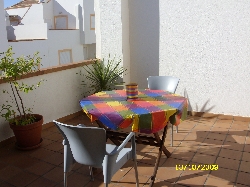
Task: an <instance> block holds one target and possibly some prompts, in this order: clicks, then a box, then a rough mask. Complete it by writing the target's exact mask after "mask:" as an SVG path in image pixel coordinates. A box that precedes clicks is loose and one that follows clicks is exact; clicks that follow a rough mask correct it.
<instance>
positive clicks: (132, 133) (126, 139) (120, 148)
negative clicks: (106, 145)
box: [107, 132, 135, 155]
mask: <svg viewBox="0 0 250 187" xmlns="http://www.w3.org/2000/svg"><path fill="white" fill-rule="evenodd" d="M133 136H135V133H134V132H130V133H129V135H128V136H127V137H126V138H125V140H124V141H123V142H122V144H121V145H120V146H119V147H118V148H117V149H115V150H114V151H112V152H111V153H107V155H115V154H117V153H119V152H120V151H121V150H122V149H123V148H124V147H125V146H126V145H127V143H128V142H129V141H130V140H131V138H132V137H133Z"/></svg>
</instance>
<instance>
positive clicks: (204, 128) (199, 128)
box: [192, 125, 211, 132]
mask: <svg viewBox="0 0 250 187" xmlns="http://www.w3.org/2000/svg"><path fill="white" fill-rule="evenodd" d="M210 129H211V126H207V125H196V126H195V127H194V128H193V129H192V132H193V131H205V132H206V131H210Z"/></svg>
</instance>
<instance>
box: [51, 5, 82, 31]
mask: <svg viewBox="0 0 250 187" xmlns="http://www.w3.org/2000/svg"><path fill="white" fill-rule="evenodd" d="M78 4H82V3H81V1H80V0H73V1H67V0H55V1H54V4H53V9H54V16H58V15H67V16H68V28H69V29H76V19H77V18H76V17H77V14H76V8H75V7H76V5H78Z"/></svg>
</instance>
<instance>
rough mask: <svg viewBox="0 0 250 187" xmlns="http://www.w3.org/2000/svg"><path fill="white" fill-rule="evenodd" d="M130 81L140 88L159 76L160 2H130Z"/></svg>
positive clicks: (157, 0)
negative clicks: (153, 77)
mask: <svg viewBox="0 0 250 187" xmlns="http://www.w3.org/2000/svg"><path fill="white" fill-rule="evenodd" d="M128 6H129V36H130V38H129V41H130V62H131V64H130V66H131V70H130V72H131V73H130V79H131V82H137V83H138V86H139V88H146V87H147V82H146V80H147V77H148V76H149V75H158V74H159V40H160V37H159V22H160V18H159V0H154V1H152V0H136V1H129V3H128Z"/></svg>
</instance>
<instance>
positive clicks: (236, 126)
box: [231, 122, 249, 130]
mask: <svg viewBox="0 0 250 187" xmlns="http://www.w3.org/2000/svg"><path fill="white" fill-rule="evenodd" d="M248 128H249V122H245V123H244V122H241V123H239V122H238V123H236V122H234V123H233V124H232V126H231V129H237V130H249V129H248Z"/></svg>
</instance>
